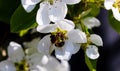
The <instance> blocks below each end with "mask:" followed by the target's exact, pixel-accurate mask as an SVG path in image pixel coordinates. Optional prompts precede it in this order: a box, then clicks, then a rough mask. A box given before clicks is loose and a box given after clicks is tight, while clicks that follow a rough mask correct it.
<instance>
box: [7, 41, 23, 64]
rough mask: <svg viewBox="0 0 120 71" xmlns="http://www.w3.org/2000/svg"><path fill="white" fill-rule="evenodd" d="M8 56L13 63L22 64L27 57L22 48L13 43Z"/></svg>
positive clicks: (10, 45) (9, 47)
mask: <svg viewBox="0 0 120 71" xmlns="http://www.w3.org/2000/svg"><path fill="white" fill-rule="evenodd" d="M8 56H9V58H10V60H11V61H13V62H20V61H21V60H22V59H23V58H24V56H25V54H24V51H23V49H22V46H21V45H20V44H18V43H16V42H13V41H11V42H10V44H9V46H8Z"/></svg>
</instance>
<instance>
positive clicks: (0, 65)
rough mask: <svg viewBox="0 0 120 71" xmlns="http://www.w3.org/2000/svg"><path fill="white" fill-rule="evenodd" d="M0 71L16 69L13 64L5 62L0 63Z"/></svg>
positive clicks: (14, 70)
mask: <svg viewBox="0 0 120 71" xmlns="http://www.w3.org/2000/svg"><path fill="white" fill-rule="evenodd" d="M0 71H16V68H15V65H14V64H13V62H11V61H9V60H6V61H2V62H0Z"/></svg>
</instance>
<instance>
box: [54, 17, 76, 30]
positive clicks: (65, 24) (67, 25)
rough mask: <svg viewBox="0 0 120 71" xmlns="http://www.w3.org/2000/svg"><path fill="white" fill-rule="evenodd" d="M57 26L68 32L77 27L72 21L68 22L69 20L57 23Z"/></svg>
mask: <svg viewBox="0 0 120 71" xmlns="http://www.w3.org/2000/svg"><path fill="white" fill-rule="evenodd" d="M55 24H57V25H59V27H60V28H61V29H64V30H67V31H71V30H72V29H74V27H75V24H74V23H73V22H72V21H71V20H67V19H64V20H61V21H57V22H55Z"/></svg>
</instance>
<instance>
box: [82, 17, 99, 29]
mask: <svg viewBox="0 0 120 71" xmlns="http://www.w3.org/2000/svg"><path fill="white" fill-rule="evenodd" d="M82 22H83V24H84V25H85V26H87V27H88V28H89V29H92V28H93V27H99V26H100V25H101V24H100V21H99V20H98V19H97V18H95V17H87V18H85V19H83V20H82Z"/></svg>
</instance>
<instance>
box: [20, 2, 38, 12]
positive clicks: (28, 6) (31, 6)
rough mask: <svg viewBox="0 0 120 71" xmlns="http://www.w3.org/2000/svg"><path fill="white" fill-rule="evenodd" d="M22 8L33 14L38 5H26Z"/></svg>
mask: <svg viewBox="0 0 120 71" xmlns="http://www.w3.org/2000/svg"><path fill="white" fill-rule="evenodd" d="M22 6H23V8H24V9H25V11H26V12H28V13H29V12H31V11H32V10H33V9H34V8H35V6H36V5H26V4H23V5H22Z"/></svg>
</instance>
